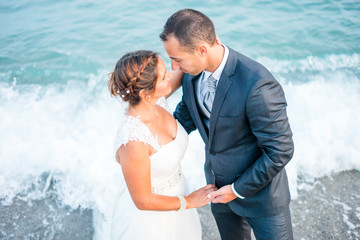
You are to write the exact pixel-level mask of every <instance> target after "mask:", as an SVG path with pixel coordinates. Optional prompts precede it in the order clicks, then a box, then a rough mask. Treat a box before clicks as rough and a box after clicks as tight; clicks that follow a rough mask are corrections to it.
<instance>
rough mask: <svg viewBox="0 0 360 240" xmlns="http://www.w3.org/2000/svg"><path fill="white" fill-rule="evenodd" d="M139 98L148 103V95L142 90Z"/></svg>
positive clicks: (149, 98) (149, 97)
mask: <svg viewBox="0 0 360 240" xmlns="http://www.w3.org/2000/svg"><path fill="white" fill-rule="evenodd" d="M139 96H140V98H141V99H144V100H145V101H146V102H148V103H150V100H151V96H150V95H149V93H148V92H147V91H146V90H144V89H142V90H140V92H139Z"/></svg>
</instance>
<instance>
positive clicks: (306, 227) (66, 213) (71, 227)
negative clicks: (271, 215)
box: [0, 171, 360, 240]
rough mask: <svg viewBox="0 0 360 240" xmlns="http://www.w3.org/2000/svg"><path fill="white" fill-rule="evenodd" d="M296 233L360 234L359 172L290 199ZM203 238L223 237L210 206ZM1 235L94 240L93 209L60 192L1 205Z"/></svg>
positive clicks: (324, 239) (204, 212)
mask: <svg viewBox="0 0 360 240" xmlns="http://www.w3.org/2000/svg"><path fill="white" fill-rule="evenodd" d="M290 207H291V212H292V224H293V230H294V238H295V239H298V240H312V239H316V240H331V239H354V240H355V239H360V172H359V171H345V172H341V173H337V174H334V175H333V176H331V177H324V178H320V179H317V180H316V181H315V182H314V183H312V189H311V190H307V191H305V190H304V191H300V192H299V196H298V198H297V199H296V200H293V201H292V202H291V205H290ZM199 214H200V218H201V222H202V226H203V239H204V240H217V239H220V237H219V233H218V231H217V229H216V224H215V221H214V219H213V217H212V215H211V213H210V207H209V206H205V207H202V208H200V209H199ZM0 216H1V217H0V239H4V240H10V239H61V240H65V239H72V240H73V239H80V240H83V239H92V236H93V227H92V212H91V211H90V210H71V209H69V208H68V207H61V206H59V204H57V202H56V197H55V196H52V195H49V196H48V197H47V198H45V199H43V200H33V201H23V200H21V197H18V198H16V199H15V200H14V201H13V203H12V204H11V205H10V206H0Z"/></svg>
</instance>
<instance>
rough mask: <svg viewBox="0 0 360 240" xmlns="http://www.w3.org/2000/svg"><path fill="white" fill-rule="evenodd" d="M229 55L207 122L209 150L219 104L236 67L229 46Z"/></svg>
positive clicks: (222, 100)
mask: <svg viewBox="0 0 360 240" xmlns="http://www.w3.org/2000/svg"><path fill="white" fill-rule="evenodd" d="M228 49H229V57H228V60H227V62H226V64H225V67H224V70H223V72H222V74H221V76H220V79H219V83H218V86H217V88H216V93H215V99H214V103H213V107H212V110H211V116H210V122H209V147H210V150H211V144H212V140H213V136H214V131H215V127H216V123H217V120H218V117H219V113H220V109H221V106H222V104H223V102H224V100H225V97H226V94H227V92H228V90H229V88H230V86H231V84H232V80H231V76H232V75H234V72H235V69H236V63H237V61H236V59H235V54H234V51H233V50H232V49H231V48H229V47H228Z"/></svg>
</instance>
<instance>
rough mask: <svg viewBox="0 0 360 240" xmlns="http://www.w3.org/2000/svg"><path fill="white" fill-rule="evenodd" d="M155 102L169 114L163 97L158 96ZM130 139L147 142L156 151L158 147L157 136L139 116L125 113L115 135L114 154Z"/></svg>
mask: <svg viewBox="0 0 360 240" xmlns="http://www.w3.org/2000/svg"><path fill="white" fill-rule="evenodd" d="M156 104H157V105H159V106H161V107H162V108H164V109H165V110H166V111H168V112H169V113H170V114H171V112H170V109H169V106H168V104H167V101H166V99H165V98H164V97H162V98H159V100H158V101H157V102H156ZM130 141H139V142H143V143H146V144H149V145H150V146H151V147H152V148H154V149H155V150H156V151H157V150H159V148H160V146H159V143H158V139H157V136H154V135H153V134H152V133H151V131H150V130H149V129H148V128H147V126H146V125H145V124H144V123H143V122H141V120H140V119H139V118H136V117H133V116H129V115H125V116H124V118H123V119H122V120H121V122H120V124H119V128H118V130H117V132H116V135H115V139H114V152H115V154H116V152H117V150H118V149H119V148H120V147H121V146H122V145H126V144H127V143H128V142H130Z"/></svg>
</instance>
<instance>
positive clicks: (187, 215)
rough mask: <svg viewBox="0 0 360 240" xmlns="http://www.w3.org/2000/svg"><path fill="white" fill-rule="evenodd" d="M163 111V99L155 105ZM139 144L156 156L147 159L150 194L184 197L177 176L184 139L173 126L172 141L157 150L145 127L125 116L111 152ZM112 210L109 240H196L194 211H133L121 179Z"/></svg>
mask: <svg viewBox="0 0 360 240" xmlns="http://www.w3.org/2000/svg"><path fill="white" fill-rule="evenodd" d="M157 104H159V105H160V106H162V107H164V108H165V109H166V110H167V111H168V108H167V104H166V100H165V99H164V98H161V99H159V101H158V103H157ZM134 140H135V141H141V142H144V143H146V144H149V145H150V146H152V147H153V148H154V149H155V150H156V152H155V153H154V154H153V155H151V156H150V161H151V184H152V192H153V193H155V194H160V195H167V196H179V195H184V194H185V184H184V179H183V178H182V174H181V160H182V159H183V157H184V154H185V151H186V148H187V144H188V135H187V133H186V131H185V130H184V128H183V127H182V126H181V124H180V123H178V122H177V134H176V137H175V139H174V140H173V141H171V142H169V143H167V144H165V145H163V146H159V143H158V141H157V138H156V136H153V135H152V133H151V132H150V130H149V129H148V128H147V126H146V125H145V124H144V123H142V122H141V121H140V120H139V119H138V118H135V117H132V116H128V115H126V116H125V117H124V119H123V120H122V121H121V124H120V126H119V129H118V131H117V134H116V137H115V141H114V149H115V152H116V151H117V150H118V149H119V147H120V146H122V145H124V144H126V143H128V142H129V141H134ZM114 203H115V204H114V209H113V211H112V213H111V214H109V215H112V216H108V218H110V219H107V224H109V227H108V229H109V231H110V236H108V238H110V239H113V240H120V239H124V240H136V239H139V240H145V239H149V240H152V239H154V240H155V239H156V240H172V239H173V240H192V239H194V240H195V239H196V240H200V239H201V225H200V220H199V216H198V213H197V211H196V209H186V210H183V211H144V210H139V209H137V208H136V206H135V204H134V203H133V201H132V199H131V196H130V194H129V191H128V189H127V187H126V183H125V180H124V178H123V177H121V182H119V191H118V193H117V195H116V197H115V201H114Z"/></svg>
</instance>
